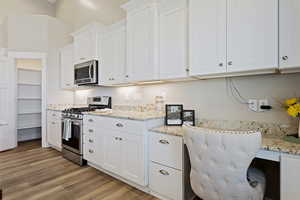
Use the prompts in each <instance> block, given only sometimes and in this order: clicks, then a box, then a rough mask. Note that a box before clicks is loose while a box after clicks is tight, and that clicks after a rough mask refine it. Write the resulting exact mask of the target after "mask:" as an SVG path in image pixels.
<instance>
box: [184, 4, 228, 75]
mask: <svg viewBox="0 0 300 200" xmlns="http://www.w3.org/2000/svg"><path fill="white" fill-rule="evenodd" d="M226 13H227V12H226V1H224V0H190V3H189V41H190V43H189V48H190V51H189V62H190V63H189V65H190V75H209V74H218V73H225V72H226Z"/></svg>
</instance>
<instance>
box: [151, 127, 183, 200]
mask: <svg viewBox="0 0 300 200" xmlns="http://www.w3.org/2000/svg"><path fill="white" fill-rule="evenodd" d="M183 158H184V150H183V139H182V137H177V136H171V135H166V134H160V133H150V135H149V165H150V169H149V187H150V190H151V192H152V193H153V194H154V195H156V196H159V197H163V198H164V199H170V200H182V199H184V184H183V180H184V160H183Z"/></svg>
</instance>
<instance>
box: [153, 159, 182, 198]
mask: <svg viewBox="0 0 300 200" xmlns="http://www.w3.org/2000/svg"><path fill="white" fill-rule="evenodd" d="M149 177H150V179H149V186H150V188H151V190H153V191H154V192H156V193H159V195H162V196H164V197H166V198H168V199H172V200H179V199H183V184H182V183H183V173H182V171H180V170H176V169H173V168H170V167H166V166H164V165H160V164H156V163H154V162H151V163H150V170H149Z"/></svg>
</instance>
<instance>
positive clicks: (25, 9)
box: [0, 0, 55, 24]
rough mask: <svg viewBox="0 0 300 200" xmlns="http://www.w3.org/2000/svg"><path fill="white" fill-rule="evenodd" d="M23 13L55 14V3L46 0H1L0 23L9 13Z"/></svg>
mask: <svg viewBox="0 0 300 200" xmlns="http://www.w3.org/2000/svg"><path fill="white" fill-rule="evenodd" d="M24 14H35V15H49V16H55V5H53V4H50V3H49V2H48V1H47V0H1V2H0V24H2V22H3V20H4V18H6V17H7V16H9V15H24Z"/></svg>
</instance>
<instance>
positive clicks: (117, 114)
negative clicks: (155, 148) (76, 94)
mask: <svg viewBox="0 0 300 200" xmlns="http://www.w3.org/2000/svg"><path fill="white" fill-rule="evenodd" d="M84 114H85V115H94V116H103V117H112V118H121V119H130V120H139V121H146V120H151V119H160V118H164V116H165V114H164V113H159V112H137V111H120V110H112V111H108V112H97V111H94V112H86V113H84Z"/></svg>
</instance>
